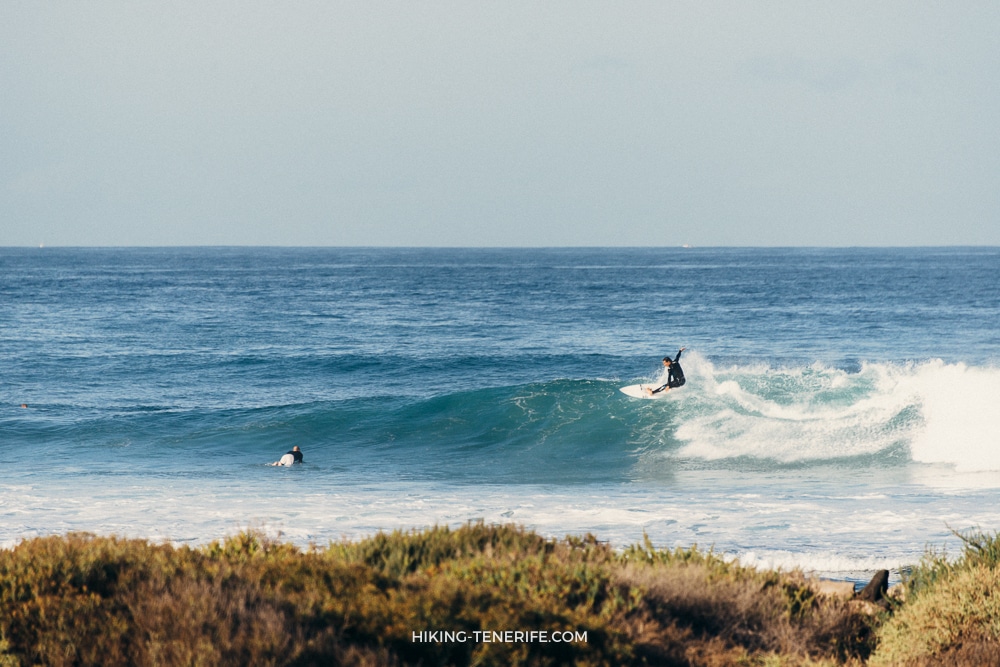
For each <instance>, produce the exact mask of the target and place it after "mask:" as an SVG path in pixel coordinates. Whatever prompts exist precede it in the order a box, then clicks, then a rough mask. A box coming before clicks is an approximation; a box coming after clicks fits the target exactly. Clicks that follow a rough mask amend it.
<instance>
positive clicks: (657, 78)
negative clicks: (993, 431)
mask: <svg viewBox="0 0 1000 667" xmlns="http://www.w3.org/2000/svg"><path fill="white" fill-rule="evenodd" d="M998 35H1000V3H998V2H996V1H995V0H990V1H988V2H868V1H865V2H842V1H837V2H805V1H801V0H796V1H789V2H771V1H767V2H765V1H760V2H744V1H736V0H734V1H732V2H725V3H713V2H686V3H680V2H648V3H647V2H614V3H612V2H600V3H598V2H583V1H579V0H572V1H567V2H557V1H548V0H545V1H541V2H539V1H533V2H516V1H515V2H512V1H509V0H503V1H497V2H468V1H464V2H367V1H364V2H362V1H359V2H350V3H348V2H301V1H297V2H248V1H247V2H217V1H209V2H203V1H198V2H125V1H124V0H123V1H122V2H114V3H111V2H99V1H88V2H68V1H67V2H37V1H35V0H24V1H20V0H3V2H2V3H0V245H38V244H39V243H45V244H46V245H175V244H181V245H208V244H212V245H214V244H226V245H229V244H232V245H244V244H266V245H440V246H456V245H457V246H466V245H488V246H496V245H500V246H522V245H523V246H538V245H544V246H578V245H636V246H648V245H680V244H684V243H689V244H692V245H955V244H991V245H1000V48H998V46H997V39H998V37H997V36H998Z"/></svg>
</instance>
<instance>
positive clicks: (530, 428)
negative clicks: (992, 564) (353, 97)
mask: <svg viewBox="0 0 1000 667" xmlns="http://www.w3.org/2000/svg"><path fill="white" fill-rule="evenodd" d="M681 346H687V348H688V349H687V351H685V353H684V356H683V358H682V364H683V367H684V370H685V372H686V375H687V377H688V384H687V385H686V386H685V387H684V388H683V389H681V390H679V391H676V392H673V393H672V394H671V395H670V396H669V397H668V398H666V399H664V400H659V401H646V400H636V399H630V398H628V397H626V396H624V395H623V394H621V393H620V392H619V391H618V388H619V387H620V386H622V385H625V384H633V383H635V382H641V381H642V382H653V381H655V380H656V379H657V378H658V377H659V374H660V372H661V366H660V359H661V358H662V357H663V356H664V355H666V354H669V355H671V356H673V355H674V354H675V353H676V352H677V349H678V348H680V347H681ZM22 403H24V404H27V406H28V407H27V408H22V407H20V405H21V404H22ZM998 403H1000V249H998V248H944V249H933V248H931V249H712V248H708V249H697V248H695V249H683V248H677V249H603V248H599V249H546V250H523V249H517V250H513V249H504V250H495V249H336V248H330V249H275V248H266V249H262V248H194V249H177V248H171V249H52V248H45V249H37V248H31V249H26V248H5V249H0V466H2V470H3V473H2V477H0V545H4V546H10V545H12V544H15V543H16V542H17V541H18V540H19V539H21V538H24V537H30V536H36V535H47V534H52V533H63V532H66V531H90V532H95V533H100V534H110V533H115V534H119V535H126V536H138V537H147V538H151V539H154V540H160V539H168V540H171V541H174V542H179V543H184V542H188V543H203V542H207V541H210V540H212V539H215V538H219V537H223V536H225V535H228V534H232V533H235V532H237V531H239V530H241V529H244V528H248V527H256V528H263V529H264V530H266V531H269V532H271V533H272V534H277V533H279V532H280V533H281V535H282V538H283V539H286V540H290V541H293V542H296V543H299V544H302V545H306V544H308V543H310V542H316V543H319V544H325V543H326V542H327V541H328V540H331V539H334V540H335V539H339V538H341V537H345V536H346V537H360V536H364V535H369V534H372V533H374V532H375V531H378V530H391V529H396V528H403V529H409V528H419V527H423V526H428V525H432V524H449V525H457V524H461V523H464V522H466V521H469V520H476V519H483V520H485V521H487V522H497V523H499V522H515V523H519V524H523V525H525V526H528V527H531V528H535V529H537V530H539V531H540V532H542V533H544V534H546V535H551V536H563V535H565V534H568V533H571V534H581V533H586V532H592V533H594V534H596V535H597V536H598V537H599V538H601V539H606V540H609V541H611V542H612V543H613V544H616V545H625V544H628V543H631V542H635V541H638V540H641V539H642V535H643V533H646V534H648V536H649V537H650V539H651V540H652V541H653V543H654V544H657V545H659V546H674V545H684V546H689V545H691V544H693V543H697V544H698V545H700V546H702V547H706V548H707V547H709V546H714V548H715V550H716V551H717V552H725V553H726V554H729V555H731V556H733V557H735V558H739V559H740V560H741V561H742V562H744V563H748V564H754V565H760V566H769V567H775V566H776V567H783V568H791V567H804V568H807V569H811V570H817V571H819V572H820V573H823V574H826V575H828V576H839V577H843V578H858V579H861V578H864V577H865V576H866V574H867V573H869V572H870V571H871V570H873V569H876V568H881V567H889V568H892V569H894V571H898V568H899V567H900V566H903V565H906V564H909V563H914V562H916V561H917V560H918V559H919V558H920V556H921V554H922V553H923V552H924V550H925V548H926V547H927V546H928V545H930V546H933V547H938V548H940V547H944V546H946V545H947V546H948V547H949V549H951V550H957V549H956V546H955V545H956V544H957V540H956V539H955V538H954V537H953V536H952V535H951V533H950V530H951V529H956V530H965V529H969V528H972V527H979V528H982V529H984V530H988V531H993V530H996V529H998V528H1000V408H998ZM293 445H299V446H300V447H301V448H302V450H303V452H304V453H305V463H304V464H303V465H301V466H295V467H293V468H287V469H286V468H273V467H270V466H267V465H266V464H267V463H269V462H271V461H274V460H276V459H277V458H278V457H279V456H280V455H281V454H283V453H284V452H285V451H287V450H288V449H290V448H291V447H292V446H293Z"/></svg>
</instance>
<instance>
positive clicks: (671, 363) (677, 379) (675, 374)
mask: <svg viewBox="0 0 1000 667" xmlns="http://www.w3.org/2000/svg"><path fill="white" fill-rule="evenodd" d="M686 349H687V348H686V347H682V348H681V349H679V350H678V351H677V356H676V357H674V358H673V359H672V360H671V359H670V357H663V367H664V368H665V369H667V382H666V384H664V385H661V386H659V387H657V388H656V389H653V388H651V387H645V388H644V389H645V390H646V393H648V394H649V395H650V396H652V395H653V394H659V393H660V392H661V391H670V390H671V389H676V388H677V387H680V386H681V385H682V384H684V383H685V382H687V380H685V379H684V369H682V368H681V364H680V360H681V352H683V351H684V350H686Z"/></svg>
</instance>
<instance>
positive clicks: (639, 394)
mask: <svg viewBox="0 0 1000 667" xmlns="http://www.w3.org/2000/svg"><path fill="white" fill-rule="evenodd" d="M659 386H660V385H658V384H630V385H629V386H627V387H622V388H621V389H619V390H618V391H620V392H621V393H623V394H625V395H626V396H631V397H632V398H663V397H664V396H666V395H667V394H669V393H670V392H669V391H661V392H660V393H658V394H653V395H652V396H650V395H649V394H648V393H647V392H646V390H647V389H656V388H657V387H659Z"/></svg>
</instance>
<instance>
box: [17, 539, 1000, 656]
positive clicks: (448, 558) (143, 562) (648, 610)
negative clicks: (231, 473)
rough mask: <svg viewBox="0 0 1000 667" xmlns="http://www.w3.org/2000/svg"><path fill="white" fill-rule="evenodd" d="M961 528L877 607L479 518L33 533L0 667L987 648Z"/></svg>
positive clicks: (792, 577) (804, 585) (973, 544)
mask: <svg viewBox="0 0 1000 667" xmlns="http://www.w3.org/2000/svg"><path fill="white" fill-rule="evenodd" d="M964 539H965V545H966V549H965V552H964V554H963V555H962V557H961V558H959V559H957V560H949V559H947V558H945V557H944V556H943V555H934V554H931V555H928V556H927V557H926V558H925V559H924V561H923V562H922V563H921V564H920V565H919V566H917V567H916V568H915V569H914V572H913V574H912V576H910V577H909V578H908V580H907V582H906V595H905V598H904V599H905V602H902V601H898V600H882V601H880V603H879V604H878V605H876V604H872V603H870V602H862V601H860V600H856V599H847V598H842V597H836V596H829V595H824V594H822V593H820V592H819V590H818V589H817V587H816V586H815V584H814V582H812V581H810V580H809V579H807V578H806V577H804V576H803V575H802V574H801V573H795V572H791V573H782V572H769V571H757V570H754V569H749V568H744V567H741V566H739V565H737V564H734V563H731V562H727V561H726V560H724V559H722V558H720V557H719V556H717V555H715V554H713V553H712V552H711V551H708V552H706V551H703V550H699V549H698V548H695V547H692V548H690V549H675V550H663V549H655V548H653V546H652V545H651V544H650V543H649V542H648V541H646V542H645V543H644V544H640V545H634V546H632V547H630V548H627V549H625V550H615V549H612V548H610V547H609V546H607V545H606V544H603V543H601V542H599V541H598V540H597V539H595V538H594V537H592V536H586V537H582V538H578V537H568V538H565V539H562V540H552V539H546V538H544V537H542V536H540V535H538V534H536V533H534V532H532V531H528V530H525V529H523V528H518V527H515V526H489V525H484V524H482V523H472V524H468V525H466V526H463V527H460V528H457V529H449V528H445V527H435V528H430V529H427V530H423V531H414V532H405V533H403V532H395V533H392V534H379V535H376V536H374V537H371V538H369V539H364V540H360V541H356V542H347V541H345V542H337V543H332V544H330V545H328V546H326V547H322V548H310V549H300V548H298V547H295V546H293V545H290V544H287V543H282V542H280V541H278V540H275V539H270V538H268V537H266V536H265V535H262V534H260V533H256V532H253V531H248V532H244V533H241V534H238V535H236V536H234V537H231V538H228V539H226V540H224V541H217V542H213V543H211V544H208V545H205V546H202V547H196V548H191V547H186V546H180V547H177V546H172V545H169V544H153V543H150V542H148V541H145V540H130V539H122V538H115V537H97V536H93V535H87V534H69V535H66V536H56V537H43V538H34V539H28V540H24V541H22V542H21V543H20V544H18V545H17V546H16V547H14V548H12V549H8V550H3V551H0V667H6V666H8V665H35V664H44V665H92V664H94V665H96V664H99V665H321V664H322V665H329V664H345V665H417V664H419V665H562V664H574V665H704V666H716V665H761V666H775V667H777V666H780V665H863V664H872V665H897V664H899V665H910V664H913V665H920V664H941V661H950V662H948V664H988V663H990V662H996V661H995V660H991V659H990V658H991V656H992V657H994V658H995V657H996V655H997V653H996V652H995V649H993V648H992V647H993V646H994V645H996V643H997V641H998V640H1000V597H997V593H998V591H1000V575H998V567H997V563H998V559H1000V544H998V541H997V539H996V538H995V537H991V536H987V535H972V536H966V537H965V538H964Z"/></svg>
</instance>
